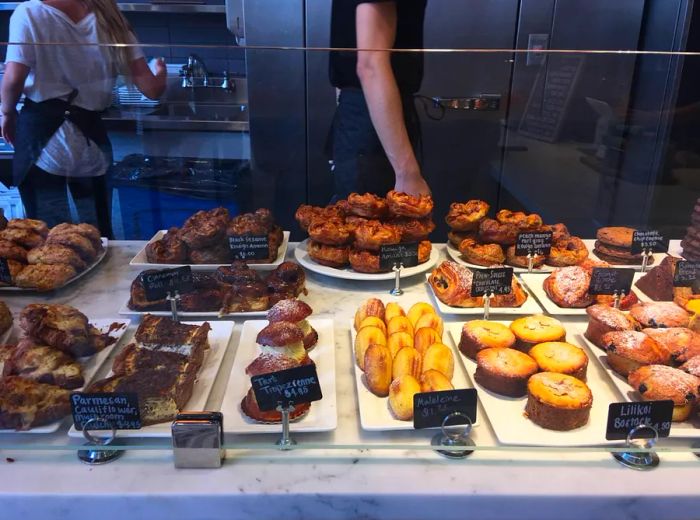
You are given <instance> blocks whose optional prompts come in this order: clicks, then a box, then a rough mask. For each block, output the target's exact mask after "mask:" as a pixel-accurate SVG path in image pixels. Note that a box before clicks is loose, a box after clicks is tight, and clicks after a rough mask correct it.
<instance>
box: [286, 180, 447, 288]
mask: <svg viewBox="0 0 700 520" xmlns="http://www.w3.org/2000/svg"><path fill="white" fill-rule="evenodd" d="M432 210H433V200H432V198H431V197H430V196H426V195H421V196H419V197H414V196H412V195H408V194H406V193H400V192H397V191H393V190H392V191H390V192H389V193H388V194H387V196H386V198H382V197H378V196H377V195H374V194H372V193H364V194H359V193H351V194H350V195H349V196H348V199H347V200H341V201H338V202H336V203H335V204H333V205H329V206H326V207H317V206H308V205H302V206H299V208H298V209H297V211H296V213H295V215H294V216H295V218H296V220H297V222H298V223H299V226H300V227H301V228H302V229H303V230H304V231H306V232H307V233H308V235H309V240H308V242H307V246H306V250H307V253H308V255H309V258H311V260H313V261H314V262H316V263H318V264H321V265H323V266H326V267H332V268H336V269H343V268H346V267H348V266H349V267H350V268H351V269H352V270H354V271H357V272H358V273H367V274H377V273H385V272H389V271H391V269H390V268H386V267H383V266H382V265H381V263H380V259H379V251H380V249H381V247H382V246H386V245H394V244H400V243H403V244H406V243H416V242H417V243H418V263H419V264H422V263H425V262H427V261H428V260H429V259H430V252H431V250H432V245H431V243H430V241H429V240H428V235H430V233H431V232H432V231H433V229H435V223H434V222H433V220H432V217H431V214H432Z"/></svg>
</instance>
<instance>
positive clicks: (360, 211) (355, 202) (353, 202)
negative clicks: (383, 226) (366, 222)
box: [348, 193, 388, 219]
mask: <svg viewBox="0 0 700 520" xmlns="http://www.w3.org/2000/svg"><path fill="white" fill-rule="evenodd" d="M348 210H349V211H350V213H351V214H352V215H357V216H358V217H364V218H370V219H379V218H382V217H384V216H385V215H386V213H387V210H388V206H387V202H386V200H385V199H383V198H381V197H377V196H376V195H374V194H372V193H365V194H363V195H360V194H359V193H351V194H350V195H349V196H348Z"/></svg>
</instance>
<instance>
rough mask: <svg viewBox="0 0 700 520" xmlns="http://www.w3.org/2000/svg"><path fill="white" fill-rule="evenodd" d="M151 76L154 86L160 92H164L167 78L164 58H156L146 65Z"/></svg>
mask: <svg viewBox="0 0 700 520" xmlns="http://www.w3.org/2000/svg"><path fill="white" fill-rule="evenodd" d="M148 65H149V67H150V69H151V72H152V73H153V76H154V77H155V78H156V84H157V87H158V88H159V89H161V91H163V90H165V87H166V84H167V78H168V67H167V66H166V65H165V59H164V58H156V59H153V60H151V62H150V63H149V64H148Z"/></svg>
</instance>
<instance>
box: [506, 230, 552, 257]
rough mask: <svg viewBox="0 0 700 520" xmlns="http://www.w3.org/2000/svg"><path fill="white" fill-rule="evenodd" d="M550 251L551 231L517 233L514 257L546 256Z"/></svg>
mask: <svg viewBox="0 0 700 520" xmlns="http://www.w3.org/2000/svg"><path fill="white" fill-rule="evenodd" d="M551 250H552V232H551V231H533V232H526V233H518V238H517V239H516V241H515V255H516V256H527V255H541V256H546V255H548V254H549V252H550V251H551Z"/></svg>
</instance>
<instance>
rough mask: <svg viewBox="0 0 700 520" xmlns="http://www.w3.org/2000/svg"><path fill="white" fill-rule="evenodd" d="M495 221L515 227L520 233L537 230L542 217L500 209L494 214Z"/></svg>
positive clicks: (540, 225) (540, 224)
mask: <svg viewBox="0 0 700 520" xmlns="http://www.w3.org/2000/svg"><path fill="white" fill-rule="evenodd" d="M496 220H497V221H498V222H499V223H500V224H507V225H511V226H515V227H517V228H518V229H519V230H520V231H528V230H533V229H539V228H541V227H542V217H540V216H539V215H537V214H536V213H532V214H530V215H527V214H525V213H523V212H522V211H511V210H509V209H502V210H500V211H499V212H498V213H496Z"/></svg>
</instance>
